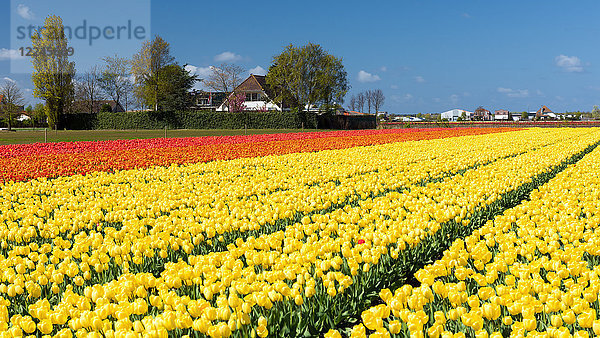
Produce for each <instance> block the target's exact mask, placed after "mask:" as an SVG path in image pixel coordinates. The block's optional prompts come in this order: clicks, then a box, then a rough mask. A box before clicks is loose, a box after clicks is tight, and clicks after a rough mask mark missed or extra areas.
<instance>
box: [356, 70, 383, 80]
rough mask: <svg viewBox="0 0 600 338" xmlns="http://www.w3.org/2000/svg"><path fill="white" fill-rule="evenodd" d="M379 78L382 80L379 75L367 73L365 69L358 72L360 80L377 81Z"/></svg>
mask: <svg viewBox="0 0 600 338" xmlns="http://www.w3.org/2000/svg"><path fill="white" fill-rule="evenodd" d="M379 80H381V78H380V77H379V76H378V75H375V74H371V73H367V72H365V71H364V70H361V71H360V72H358V81H360V82H375V81H379Z"/></svg>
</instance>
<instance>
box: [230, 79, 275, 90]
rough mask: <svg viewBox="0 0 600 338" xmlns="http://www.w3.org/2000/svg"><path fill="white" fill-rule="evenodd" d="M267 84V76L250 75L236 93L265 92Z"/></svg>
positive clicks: (237, 88)
mask: <svg viewBox="0 0 600 338" xmlns="http://www.w3.org/2000/svg"><path fill="white" fill-rule="evenodd" d="M266 84H267V81H266V79H265V76H261V75H250V76H249V77H248V78H247V79H246V80H244V82H242V83H240V85H239V86H237V87H236V88H235V89H234V92H240V91H241V92H250V91H265V87H266Z"/></svg>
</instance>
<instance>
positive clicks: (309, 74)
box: [267, 43, 349, 110]
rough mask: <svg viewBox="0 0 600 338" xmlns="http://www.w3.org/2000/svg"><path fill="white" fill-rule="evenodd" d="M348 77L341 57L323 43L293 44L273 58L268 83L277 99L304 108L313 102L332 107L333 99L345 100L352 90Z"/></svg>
mask: <svg viewBox="0 0 600 338" xmlns="http://www.w3.org/2000/svg"><path fill="white" fill-rule="evenodd" d="M346 76H347V74H346V71H345V70H344V66H343V64H342V60H341V59H338V58H336V57H334V56H333V55H330V54H328V53H327V52H326V51H325V50H324V49H323V48H322V47H321V46H319V45H317V44H313V43H308V44H307V45H305V46H303V47H294V46H293V45H292V44H290V45H289V46H287V47H286V48H285V49H284V51H283V52H282V53H281V54H279V55H276V56H275V57H274V58H273V64H272V65H271V67H269V72H268V73H267V84H268V85H269V86H271V88H273V89H274V91H275V93H276V96H277V97H276V98H275V101H278V102H289V103H290V104H291V105H293V106H295V107H296V108H298V110H304V109H310V107H312V106H313V105H321V104H322V105H326V106H330V105H331V104H332V103H333V102H334V101H337V103H342V102H343V98H344V96H345V95H346V92H347V91H348V89H349V85H348V80H347V79H346Z"/></svg>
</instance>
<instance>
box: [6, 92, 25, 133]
mask: <svg viewBox="0 0 600 338" xmlns="http://www.w3.org/2000/svg"><path fill="white" fill-rule="evenodd" d="M24 103H25V98H24V96H23V91H22V90H21V88H19V86H18V85H17V83H16V82H13V81H11V80H6V81H5V82H4V85H2V86H0V112H3V113H4V114H5V115H6V121H7V123H8V130H12V121H13V115H14V114H15V113H17V112H18V111H19V106H22V105H23V104H24Z"/></svg>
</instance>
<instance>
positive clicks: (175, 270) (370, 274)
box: [0, 130, 600, 336]
mask: <svg viewBox="0 0 600 338" xmlns="http://www.w3.org/2000/svg"><path fill="white" fill-rule="evenodd" d="M562 133H563V134H565V135H568V136H569V137H559V135H558V134H554V135H553V134H552V133H550V134H549V135H548V136H549V138H552V137H555V141H560V142H558V143H556V144H548V145H546V146H540V147H538V149H535V150H531V151H527V152H525V153H524V154H520V155H516V156H508V157H506V158H500V159H497V160H496V161H493V162H491V163H489V164H485V163H487V162H485V163H482V164H481V165H479V166H478V167H476V168H472V169H468V170H465V171H464V172H462V171H460V172H459V174H458V175H455V176H451V177H447V178H445V179H442V180H441V181H434V182H430V183H428V184H424V185H413V186H410V188H409V189H406V190H402V191H389V192H384V193H383V194H382V195H381V196H376V197H373V198H366V199H364V200H361V201H356V202H355V203H352V204H348V205H346V206H345V207H344V208H341V209H335V210H332V211H330V212H326V213H324V214H313V215H311V216H310V217H308V216H307V217H304V218H302V220H301V222H300V223H296V224H290V225H289V226H288V227H286V228H285V231H277V232H274V233H270V234H264V235H261V236H258V237H249V238H247V239H246V240H242V239H241V238H239V239H237V240H236V241H234V243H230V244H229V245H228V246H227V250H226V251H223V252H212V253H208V254H205V255H190V256H189V257H187V260H186V261H179V262H173V263H166V264H165V265H164V271H163V272H162V273H160V276H159V274H153V273H137V274H131V273H126V266H127V265H129V266H132V267H133V266H139V267H142V268H146V267H148V268H152V267H151V266H149V265H152V264H154V262H155V261H154V260H153V257H151V256H150V255H152V254H153V251H152V250H149V251H148V252H147V254H148V255H145V252H144V254H143V255H140V256H137V255H133V258H131V259H130V260H121V261H119V257H126V256H124V255H122V253H123V251H131V250H132V246H133V243H134V241H135V239H136V238H134V237H132V236H129V235H128V234H129V233H130V230H131V229H134V230H135V231H139V232H141V233H151V232H152V231H156V235H157V237H156V238H164V239H165V240H164V242H165V245H166V243H167V242H172V239H171V238H170V236H171V233H177V232H181V228H180V227H175V226H177V225H179V224H173V226H172V227H163V228H161V229H160V231H159V230H156V228H155V227H154V225H153V224H148V227H146V226H145V225H140V224H133V223H128V224H122V225H121V227H120V228H119V229H117V228H115V227H111V226H106V227H104V228H101V229H96V230H99V231H95V230H94V229H86V227H85V226H84V225H83V224H78V223H77V224H74V225H70V227H78V226H79V229H80V230H81V231H73V232H69V231H60V229H58V227H56V226H55V227H54V228H50V227H46V228H44V227H43V224H35V226H30V227H28V229H27V231H29V232H31V231H33V233H31V234H29V233H22V234H20V235H21V236H23V235H27V236H30V237H28V238H30V239H35V240H28V241H27V242H30V243H23V245H20V246H19V245H16V244H15V243H16V241H17V240H18V239H17V238H10V240H5V241H4V242H2V246H3V247H4V249H5V257H6V258H5V259H4V260H2V261H0V267H2V271H4V273H3V275H0V279H1V280H2V283H3V284H2V285H0V295H2V296H3V297H4V298H5V300H4V303H5V306H6V316H5V317H6V323H5V325H4V324H2V322H1V321H0V326H2V325H4V328H5V329H10V330H12V331H14V332H15V333H18V332H26V333H31V332H34V331H35V330H36V329H37V330H39V332H41V333H57V332H63V331H61V330H67V331H68V332H70V331H69V329H71V330H73V331H76V332H87V331H95V332H102V333H103V334H105V335H109V334H112V333H114V332H115V331H118V332H120V331H122V330H133V331H136V332H141V331H145V332H146V333H148V334H157V335H159V334H165V333H166V332H168V331H169V332H178V333H180V334H182V333H183V332H185V331H190V330H195V331H200V332H203V333H206V334H209V335H211V336H220V335H222V336H228V335H230V334H231V333H232V330H233V331H235V332H234V333H235V334H236V335H241V336H244V335H245V334H248V335H249V334H250V332H251V331H252V332H255V333H256V334H258V335H259V336H265V335H266V334H268V333H269V332H271V334H273V335H296V334H299V333H305V334H316V333H318V331H321V330H323V328H324V327H331V326H334V325H337V324H338V323H339V321H340V320H343V319H344V315H346V314H344V312H347V310H348V308H346V311H340V313H339V315H340V317H339V318H337V319H336V318H333V320H332V322H327V321H326V320H327V319H328V318H329V317H327V316H324V315H322V314H330V313H332V312H331V311H337V310H341V308H340V306H343V305H344V304H346V305H347V306H350V309H351V308H352V307H353V306H355V305H356V304H357V302H360V300H361V297H362V296H361V295H362V294H363V293H364V292H366V291H369V290H373V289H377V288H381V287H382V285H380V283H378V281H381V280H385V279H386V278H384V276H385V275H387V274H389V273H390V271H391V272H393V273H399V272H401V271H400V270H402V269H410V267H407V265H410V264H411V262H410V261H408V260H407V258H410V257H413V256H416V255H422V256H421V257H420V258H421V259H427V258H431V252H427V251H425V250H423V245H422V244H424V243H425V244H428V246H427V247H429V249H430V250H433V251H435V248H436V247H440V246H441V245H442V244H443V242H444V240H447V237H445V236H447V235H449V234H447V233H446V232H447V230H448V228H450V225H454V226H455V227H456V226H458V225H460V226H461V227H462V226H463V225H462V224H465V225H466V224H470V222H478V221H479V218H481V217H482V212H483V211H486V210H487V209H489V207H490V206H492V205H496V206H498V207H502V206H504V205H506V204H507V203H514V202H515V201H512V200H511V199H515V196H516V194H515V192H519V191H521V190H523V189H531V188H533V186H535V185H536V184H537V182H538V181H536V178H537V177H539V176H540V175H541V176H544V175H551V174H553V173H554V172H555V171H556V170H557V168H559V167H560V166H561V165H563V162H565V161H567V160H569V159H573V158H574V157H576V156H577V155H578V154H580V153H581V152H583V151H584V150H586V149H587V148H588V146H590V145H591V144H595V143H596V142H598V140H599V139H600V132H599V131H598V130H584V131H582V130H563V131H562ZM516 134H518V133H514V135H516ZM511 135H513V133H510V134H505V136H504V143H505V144H510V145H514V144H517V143H518V142H519V141H518V138H513V137H521V136H523V135H517V136H511ZM537 136H538V137H539V136H540V135H539V134H538V135H537ZM466 139H469V138H466ZM446 141H449V140H446ZM470 141H472V142H474V141H477V142H479V143H484V142H486V141H487V140H486V139H485V138H481V139H470ZM530 142H533V141H530ZM550 143H551V142H550ZM448 144H449V143H448ZM396 146H400V144H397V145H396ZM374 148H377V147H374ZM393 149H394V148H393V147H392V146H389V148H386V147H382V148H379V151H380V152H382V153H384V154H387V155H388V156H392V154H393V153H394V151H393ZM437 150H438V149H435V148H434V149H431V151H434V152H435V151H437ZM339 152H342V153H344V151H339ZM335 153H336V152H322V156H326V159H328V160H329V159H330V158H331V157H332V156H333V155H334V154H335ZM319 154H321V153H319ZM349 154H351V155H353V156H354V157H353V159H354V160H355V161H360V159H361V157H362V156H363V155H364V154H363V153H362V152H357V153H344V156H348V155H349ZM283 158H285V157H283ZM283 163H284V165H283V166H285V163H290V162H283ZM175 169H176V167H173V168H170V170H175ZM451 169H452V168H451ZM455 169H456V168H455ZM456 171H458V170H456ZM456 171H455V172H456ZM72 179H74V180H75V179H81V178H72ZM36 182H40V184H41V185H40V186H38V188H37V189H32V191H34V193H35V194H37V195H39V196H40V199H41V200H48V199H49V198H50V197H44V196H46V195H45V194H44V193H42V190H41V188H44V187H48V186H50V185H52V184H58V183H60V182H62V181H61V180H53V181H36ZM42 183H43V184H42ZM353 183H354V184H357V182H353ZM44 184H45V185H44ZM103 184H106V182H104V183H103ZM127 184H129V183H127V182H123V183H121V184H120V185H127ZM10 187H11V186H8V188H10ZM117 188H119V186H116V187H115V186H113V188H112V189H115V190H116V189H117ZM69 189H72V190H73V191H72V194H71V196H72V197H71V198H70V199H71V200H75V201H79V202H80V203H81V202H84V201H86V200H87V199H88V198H90V197H89V196H87V197H86V196H85V194H84V193H83V188H82V187H78V188H77V189H75V188H73V187H70V188H69ZM147 191H148V190H146V192H147ZM116 195H117V196H118V193H116ZM13 196H15V195H13ZM121 196H122V194H121ZM516 200H518V199H516ZM15 202H21V203H23V206H22V207H19V210H17V211H21V210H26V209H27V206H26V204H25V200H22V201H15ZM65 203H66V199H65ZM114 203H116V200H115V201H114ZM40 206H41V204H40ZM13 209H14V207H13ZM87 209H89V206H85V205H82V206H81V207H80V210H83V211H79V213H84V212H85V211H86V210H87ZM77 210H78V209H73V210H72V211H71V213H72V215H73V216H77V213H78V212H77ZM57 211H60V207H58V208H57V210H55V211H53V212H57ZM31 212H36V213H38V215H44V214H45V212H46V211H44V210H43V209H42V208H39V209H35V208H33V209H31V210H30V213H31ZM15 214H16V213H15V212H14V210H13V211H12V212H11V213H9V214H8V218H7V219H8V220H10V221H14V219H13V217H14V216H15ZM3 215H4V214H3ZM49 215H50V213H48V214H46V216H49ZM40 217H41V216H40ZM28 221H30V220H28ZM186 226H188V227H190V233H189V234H188V235H186V236H189V235H193V231H194V226H193V222H191V223H189V224H187V225H186ZM38 229H39V230H38ZM143 229H146V230H143ZM65 230H68V229H65ZM4 233H5V234H6V230H5V232H4ZM62 236H64V238H63V237H62ZM161 236H162V237H161ZM186 236H181V238H182V239H185V237H186ZM436 236H437V237H436ZM440 236H441V237H440ZM433 237H436V238H437V240H436V242H432V241H431V240H430V238H433ZM194 238H196V237H187V239H188V242H185V243H182V242H179V243H178V242H175V243H169V245H168V247H166V246H165V248H162V249H161V251H160V253H159V255H163V252H164V255H165V256H167V255H169V254H171V253H173V252H174V251H175V252H177V251H186V250H190V251H191V250H192V248H193V245H194V244H197V243H195V242H194ZM40 239H47V240H49V241H45V242H44V241H43V240H40ZM82 239H85V240H82ZM74 243H78V245H74ZM117 243H119V244H118V245H117ZM180 244H181V245H180ZM429 244H432V245H429ZM143 248H144V246H140V247H138V248H136V249H138V250H142V249H143ZM427 256H429V257H427ZM113 261H114V262H116V263H117V264H119V265H120V266H121V267H122V270H121V271H122V272H124V273H123V274H122V275H120V276H115V277H114V280H112V281H110V282H108V283H104V284H97V282H93V281H97V280H98V278H101V277H102V276H103V275H104V276H105V275H106V274H107V273H110V272H109V271H106V270H105V269H106V268H108V267H111V265H109V263H110V262H113ZM149 262H150V263H149ZM397 266H400V267H401V268H397ZM394 267H396V268H395V270H394V269H390V268H394ZM387 279H388V280H389V278H387ZM71 281H72V283H71ZM3 285H4V286H3ZM8 301H10V302H11V303H8ZM340 304H341V305H340ZM2 311H3V310H2V309H1V308H0V313H1V312H2ZM319 312H321V316H320V317H321V319H317V318H316V316H317V315H319ZM0 319H1V316H0ZM9 319H10V323H8V320H9ZM319 322H320V323H319ZM32 323H33V324H32ZM32 325H33V326H32ZM0 328H1V327H0ZM32 330H33V331H32ZM315 330H316V331H315ZM67 331H64V332H65V333H66V332H67ZM190 332H191V331H190Z"/></svg>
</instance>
